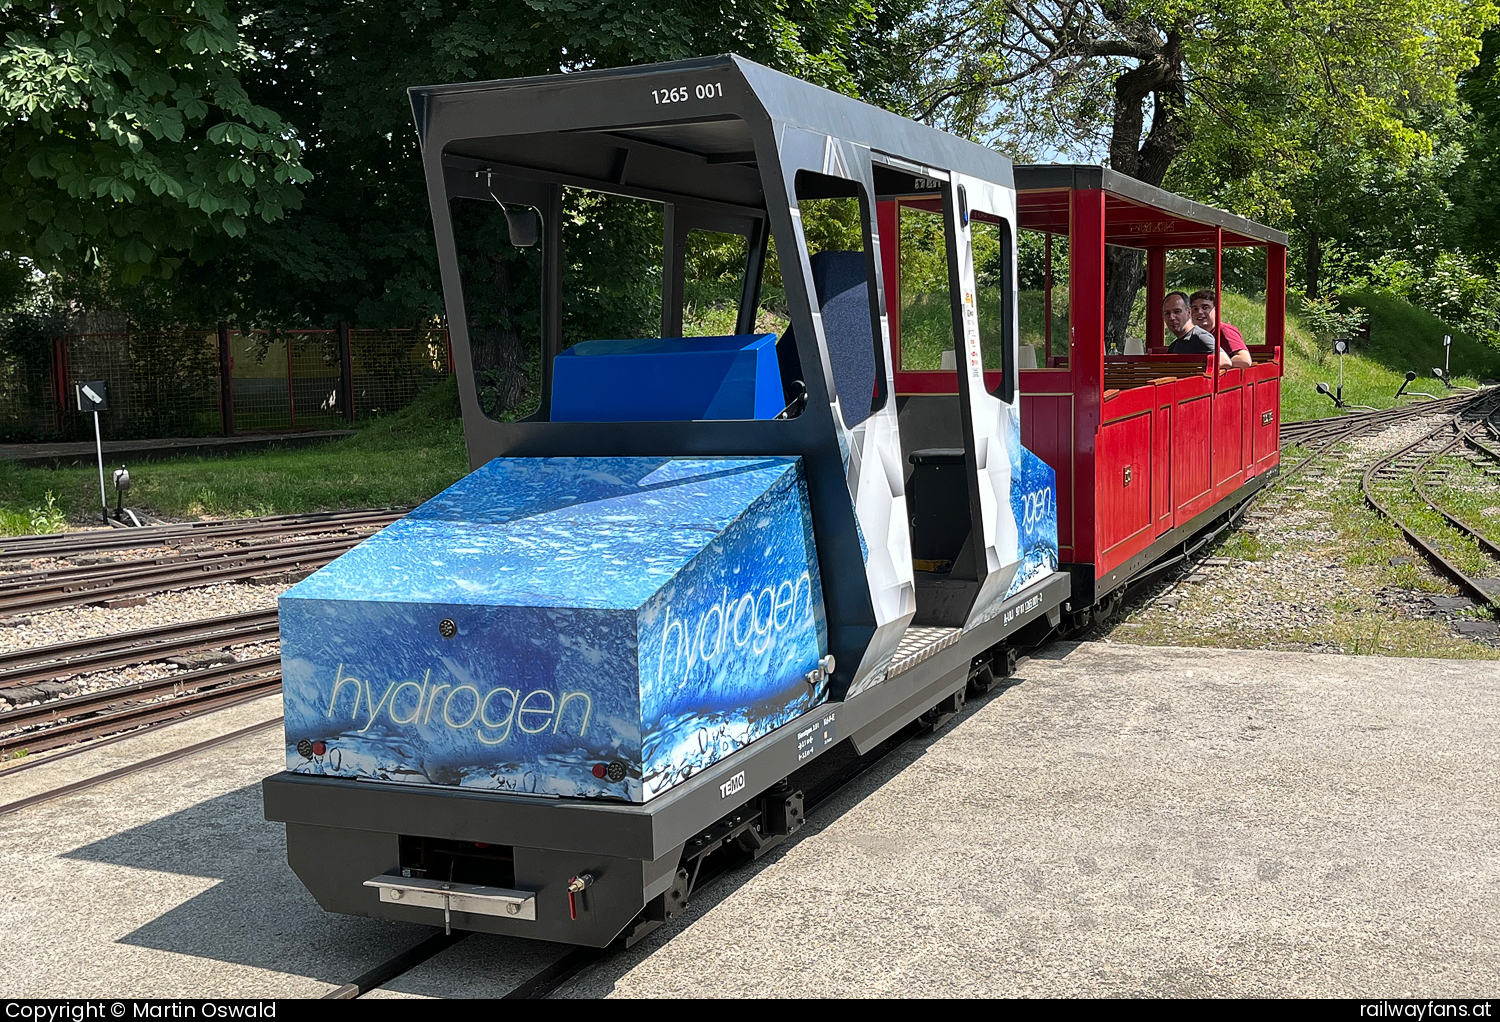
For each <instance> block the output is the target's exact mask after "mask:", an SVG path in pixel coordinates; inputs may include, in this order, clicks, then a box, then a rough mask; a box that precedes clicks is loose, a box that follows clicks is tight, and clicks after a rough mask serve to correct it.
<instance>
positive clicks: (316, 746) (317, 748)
mask: <svg viewBox="0 0 1500 1022" xmlns="http://www.w3.org/2000/svg"><path fill="white" fill-rule="evenodd" d="M327 751H328V743H327V742H313V755H314V756H321V755H323V753H325V752H327Z"/></svg>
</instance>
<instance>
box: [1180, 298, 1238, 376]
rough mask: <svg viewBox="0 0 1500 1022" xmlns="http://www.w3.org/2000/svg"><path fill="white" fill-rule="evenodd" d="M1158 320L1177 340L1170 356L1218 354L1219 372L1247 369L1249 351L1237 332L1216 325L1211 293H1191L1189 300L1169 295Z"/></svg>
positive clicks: (1217, 321) (1220, 324)
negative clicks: (1163, 323) (1215, 352)
mask: <svg viewBox="0 0 1500 1022" xmlns="http://www.w3.org/2000/svg"><path fill="white" fill-rule="evenodd" d="M1161 318H1162V321H1163V322H1165V323H1166V325H1167V329H1168V330H1170V331H1172V335H1173V337H1175V338H1176V339H1175V340H1174V341H1172V343H1171V345H1169V346H1168V348H1167V351H1168V352H1169V353H1170V354H1173V355H1207V354H1210V353H1211V352H1214V351H1217V352H1218V353H1219V368H1220V369H1243V368H1245V367H1246V366H1248V365H1250V349H1249V348H1248V347H1246V346H1245V339H1244V338H1243V337H1242V336H1240V332H1239V330H1237V329H1235V327H1234V326H1233V325H1231V324H1229V323H1220V322H1219V309H1218V303H1217V302H1216V301H1215V296H1214V293H1213V292H1212V291H1209V290H1202V291H1194V292H1193V294H1192V297H1189V296H1188V295H1186V294H1184V293H1183V292H1181V291H1173V292H1171V293H1169V294H1168V295H1167V297H1166V298H1164V299H1162V303H1161ZM1215 335H1217V338H1218V339H1217V341H1216V340H1215Z"/></svg>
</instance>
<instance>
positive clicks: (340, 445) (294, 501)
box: [0, 379, 468, 535]
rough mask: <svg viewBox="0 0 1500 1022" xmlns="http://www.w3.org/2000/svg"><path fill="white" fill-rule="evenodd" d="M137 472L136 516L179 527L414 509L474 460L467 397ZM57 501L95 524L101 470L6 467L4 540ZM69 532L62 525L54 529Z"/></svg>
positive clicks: (450, 391)
mask: <svg viewBox="0 0 1500 1022" xmlns="http://www.w3.org/2000/svg"><path fill="white" fill-rule="evenodd" d="M130 469H131V473H130V474H131V477H132V480H133V482H134V487H133V488H132V489H131V491H130V495H129V504H130V506H131V507H135V508H139V509H144V510H147V511H150V512H153V513H155V514H160V515H164V516H167V517H171V518H193V517H214V518H219V517H237V516H243V515H266V514H290V513H298V512H307V511H322V510H332V509H336V508H352V507H387V506H400V507H405V506H413V505H416V504H419V503H421V502H422V501H424V500H426V499H427V498H428V497H431V496H432V495H433V494H435V493H438V492H439V491H441V490H443V489H444V488H446V487H448V486H450V485H452V484H453V483H454V482H455V481H457V480H458V479H460V478H462V477H463V476H464V475H465V474H466V473H467V472H468V458H467V455H466V453H465V450H464V439H463V426H462V423H461V421H460V418H459V411H458V387H457V385H456V384H455V382H454V381H453V380H452V379H449V380H447V381H445V382H443V383H441V384H439V385H437V386H435V387H432V388H430V389H429V390H427V391H425V392H424V393H423V394H421V395H420V396H419V397H418V398H417V399H416V401H414V402H413V403H412V404H411V405H409V406H408V407H407V408H405V409H403V410H402V411H400V412H397V413H395V414H392V415H389V416H385V417H383V418H380V419H376V420H374V421H372V422H370V423H369V424H368V425H365V426H363V427H361V428H360V430H359V432H358V433H357V434H356V435H354V436H352V437H349V438H347V439H343V440H333V441H329V442H327V443H323V444H318V445H316V446H311V447H297V448H273V449H271V450H269V451H263V452H257V453H247V454H240V455H234V456H229V457H224V456H217V457H190V458H176V459H172V460H168V461H150V462H140V463H137V464H133V465H130ZM49 493H51V494H53V495H55V498H54V499H55V507H56V509H57V510H58V511H59V512H61V513H62V514H66V516H67V517H68V519H70V520H71V521H73V522H75V523H84V522H88V521H90V520H93V518H94V516H95V515H96V514H97V513H98V511H97V508H98V501H99V476H98V470H97V469H95V468H93V467H81V468H59V469H50V468H18V467H16V466H15V465H13V464H10V463H7V462H0V533H3V534H6V535H16V534H20V533H25V532H28V531H36V530H34V529H28V528H23V527H22V525H23V524H26V523H29V522H30V521H31V519H32V517H33V516H34V515H35V514H36V513H37V512H38V511H39V510H40V511H43V512H45V509H46V508H47V506H48V505H47V495H48V494H49ZM60 525H61V522H60V521H57V520H56V519H54V520H53V526H54V528H56V527H60ZM47 531H51V530H47Z"/></svg>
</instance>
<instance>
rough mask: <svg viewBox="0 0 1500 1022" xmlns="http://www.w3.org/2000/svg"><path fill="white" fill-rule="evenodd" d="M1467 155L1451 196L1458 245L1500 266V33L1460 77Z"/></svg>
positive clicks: (1492, 36) (1492, 32) (1493, 32)
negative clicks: (1464, 112)
mask: <svg viewBox="0 0 1500 1022" xmlns="http://www.w3.org/2000/svg"><path fill="white" fill-rule="evenodd" d="M1459 96H1460V98H1461V99H1462V100H1463V102H1464V105H1465V107H1466V108H1467V110H1466V113H1467V127H1468V133H1467V137H1466V138H1465V140H1464V141H1465V146H1466V149H1467V153H1466V155H1465V158H1464V161H1463V163H1462V165H1461V166H1460V167H1459V168H1458V171H1457V172H1456V173H1455V174H1454V177H1453V181H1452V184H1451V186H1450V188H1449V194H1450V195H1451V196H1452V197H1453V201H1454V203H1455V205H1456V206H1457V210H1456V219H1457V221H1458V227H1457V230H1458V235H1459V239H1458V240H1459V242H1460V244H1462V246H1463V247H1464V248H1466V249H1467V250H1468V251H1469V252H1471V253H1472V254H1473V255H1475V256H1477V257H1479V258H1482V259H1486V260H1488V261H1489V262H1490V263H1492V264H1493V263H1497V262H1500V226H1497V225H1500V29H1493V28H1492V29H1490V31H1488V32H1486V33H1485V36H1484V48H1483V50H1482V51H1481V52H1480V55H1479V62H1478V63H1477V64H1476V65H1475V66H1474V67H1473V68H1472V69H1471V70H1470V71H1469V72H1468V73H1467V74H1465V75H1464V77H1463V80H1462V82H1461V84H1460V86H1459Z"/></svg>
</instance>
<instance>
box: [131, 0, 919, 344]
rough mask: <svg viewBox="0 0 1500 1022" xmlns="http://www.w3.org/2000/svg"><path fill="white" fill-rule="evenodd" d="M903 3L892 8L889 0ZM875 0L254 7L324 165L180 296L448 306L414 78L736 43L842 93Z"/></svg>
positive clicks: (391, 316)
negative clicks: (295, 198) (300, 196)
mask: <svg viewBox="0 0 1500 1022" xmlns="http://www.w3.org/2000/svg"><path fill="white" fill-rule="evenodd" d="M892 10H894V11H897V13H895V14H893V13H890V12H891V11H892ZM904 10H905V8H887V7H883V6H878V5H877V3H876V2H875V0H831V2H818V3H813V2H810V0H727V2H716V3H702V2H676V3H665V4H656V5H654V6H652V7H650V8H649V9H647V8H643V7H641V5H639V4H637V3H635V2H633V0H498V2H497V0H424V2H423V3H420V4H410V5H404V6H397V7H392V6H390V5H386V4H376V3H372V2H370V0H349V2H344V0H340V2H332V0H287V2H280V3H277V4H275V5H266V6H265V7H264V9H261V10H257V11H256V12H254V13H253V15H252V16H251V17H250V18H249V19H248V22H247V25H246V27H245V29H244V35H245V38H246V39H247V40H248V41H249V42H250V44H251V45H252V46H253V48H254V49H255V50H256V51H258V52H262V53H266V54H269V55H270V58H269V59H268V60H266V61H264V62H262V63H259V64H257V65H256V67H255V68H253V69H252V73H251V74H250V76H249V77H248V78H247V80H246V84H247V88H248V89H249V90H250V92H251V94H252V95H253V96H254V97H255V99H256V101H257V102H258V103H262V104H264V105H266V106H268V107H269V108H271V109H273V110H275V111H277V112H278V113H279V114H281V115H282V116H283V117H285V118H287V119H289V120H292V121H294V122H295V123H296V124H297V125H298V126H299V129H300V131H301V132H302V137H303V139H304V140H305V142H306V145H307V150H306V154H305V156H304V159H303V162H304V164H305V165H306V166H307V167H308V168H309V169H311V170H312V172H313V174H314V179H313V181H312V183H311V184H309V185H308V186H307V187H306V189H305V192H306V204H305V206H304V208H303V210H302V211H301V212H299V213H298V214H296V215H295V216H290V217H287V218H285V219H283V220H281V221H278V222H276V223H269V224H256V225H254V226H253V227H252V228H251V229H250V231H249V233H248V236H247V238H246V239H245V241H244V242H243V243H238V242H237V243H234V244H230V243H228V242H221V243H219V244H218V245H216V246H215V247H214V248H213V249H212V250H209V249H207V248H205V249H204V250H202V251H200V252H199V253H198V258H196V259H195V260H194V261H193V264H192V265H191V266H188V267H185V268H184V273H185V274H186V275H187V278H188V279H187V280H185V281H182V282H180V283H179V284H177V285H175V286H174V288H173V290H172V293H171V296H170V297H171V298H172V302H171V303H169V304H170V312H167V311H166V309H165V308H164V309H163V311H162V313H161V314H163V315H168V314H170V315H171V316H173V317H175V318H180V319H191V318H200V319H201V318H205V317H213V316H216V315H217V316H223V315H229V316H237V317H239V318H241V319H258V320H265V321H275V322H282V323H290V322H306V323H313V324H319V325H322V324H330V323H333V322H335V321H338V320H341V319H342V320H347V321H350V322H356V323H376V324H390V325H397V324H407V323H412V322H416V321H419V320H423V319H429V318H431V317H433V316H437V315H440V314H441V312H442V299H441V289H440V287H439V286H438V280H437V267H436V259H435V257H434V252H433V243H432V229H431V224H430V216H429V213H428V208H427V194H426V188H425V186H424V183H423V177H422V167H421V161H420V155H419V152H418V149H417V141H416V136H415V133H414V132H413V130H412V125H411V109H410V106H409V103H408V100H407V96H406V90H407V88H408V87H410V86H413V85H430V84H439V83H444V82H456V81H475V80H487V79H497V78H508V77H515V76H521V75H536V74H548V73H557V72H569V71H577V70H583V69H586V68H593V67H613V66H621V65H627V64H640V63H648V62H652V61H659V60H672V59H677V58H682V57H689V56H695V55H700V54H705V53H720V52H738V53H741V54H744V55H746V56H748V57H751V58H752V59H755V60H759V61H761V62H764V63H767V64H770V65H772V66H775V67H778V68H780V69H782V70H785V71H788V72H790V73H792V74H796V75H799V76H801V77H803V78H807V79H809V80H812V81H815V82H817V83H819V84H821V85H825V86H827V87H830V88H835V89H840V90H843V91H846V92H851V93H859V92H873V91H878V88H879V83H880V82H881V81H883V80H884V79H883V78H882V77H881V76H882V75H885V74H886V73H887V72H888V68H887V66H886V65H885V64H884V63H883V62H882V61H881V60H880V59H878V58H879V53H880V45H881V44H880V37H879V33H880V31H881V27H882V25H883V24H885V23H886V22H888V21H890V20H891V19H894V18H897V17H898V16H901V15H900V11H904Z"/></svg>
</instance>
